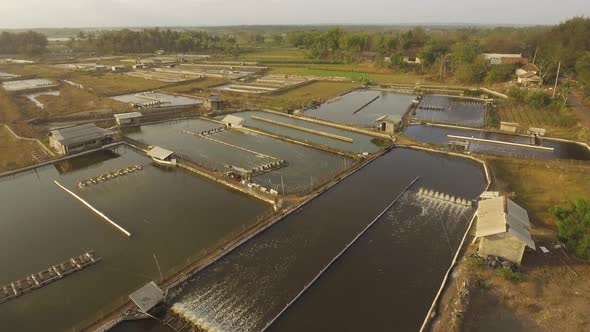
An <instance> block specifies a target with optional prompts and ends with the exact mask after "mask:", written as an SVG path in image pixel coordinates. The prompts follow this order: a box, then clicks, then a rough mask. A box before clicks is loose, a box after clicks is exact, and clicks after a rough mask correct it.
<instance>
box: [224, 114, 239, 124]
mask: <svg viewBox="0 0 590 332" xmlns="http://www.w3.org/2000/svg"><path fill="white" fill-rule="evenodd" d="M221 122H223V123H229V124H231V125H234V126H235V125H241V124H242V123H243V122H244V119H243V118H240V117H239V116H235V115H232V114H230V115H227V116H225V117H224V118H223V119H222V120H221Z"/></svg>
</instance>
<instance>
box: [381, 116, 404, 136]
mask: <svg viewBox="0 0 590 332" xmlns="http://www.w3.org/2000/svg"><path fill="white" fill-rule="evenodd" d="M402 120H403V118H402V117H400V116H396V115H391V114H390V115H384V116H381V117H379V118H377V120H375V122H377V123H378V126H379V130H380V131H382V132H385V133H389V134H393V133H394V132H395V131H396V130H398V129H399V127H400V125H401V123H402Z"/></svg>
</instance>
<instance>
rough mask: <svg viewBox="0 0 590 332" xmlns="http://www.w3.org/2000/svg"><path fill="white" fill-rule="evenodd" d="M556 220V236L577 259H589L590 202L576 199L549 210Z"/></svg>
mask: <svg viewBox="0 0 590 332" xmlns="http://www.w3.org/2000/svg"><path fill="white" fill-rule="evenodd" d="M551 213H552V214H553V215H554V216H555V218H557V232H558V233H557V234H558V237H559V239H560V240H561V241H563V242H564V243H565V245H566V246H567V247H568V248H569V249H570V250H571V251H572V252H573V253H574V254H575V255H576V256H577V257H579V258H582V259H590V201H588V200H586V199H577V200H574V201H570V202H568V203H566V204H565V205H561V206H555V207H553V208H551Z"/></svg>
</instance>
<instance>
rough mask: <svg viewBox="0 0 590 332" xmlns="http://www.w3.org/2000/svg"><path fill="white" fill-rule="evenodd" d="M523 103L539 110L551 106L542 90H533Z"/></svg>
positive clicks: (549, 100) (549, 98)
mask: <svg viewBox="0 0 590 332" xmlns="http://www.w3.org/2000/svg"><path fill="white" fill-rule="evenodd" d="M524 101H525V102H526V103H527V104H529V106H531V107H533V108H536V109H540V108H543V107H547V106H549V105H550V104H551V97H550V96H549V95H548V94H546V93H545V92H544V91H542V90H535V91H531V92H529V93H528V94H527V95H526V97H525V98H524Z"/></svg>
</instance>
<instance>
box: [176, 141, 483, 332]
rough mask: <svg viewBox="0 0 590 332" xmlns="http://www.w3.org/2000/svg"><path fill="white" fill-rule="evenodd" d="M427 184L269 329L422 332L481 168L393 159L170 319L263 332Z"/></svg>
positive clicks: (307, 211)
mask: <svg viewBox="0 0 590 332" xmlns="http://www.w3.org/2000/svg"><path fill="white" fill-rule="evenodd" d="M417 176H419V177H420V178H419V181H418V182H417V183H416V184H415V185H414V186H413V187H412V188H411V189H410V191H408V192H406V193H404V194H403V195H402V196H401V199H400V200H399V201H398V202H397V203H396V204H394V205H393V207H392V208H391V209H389V210H388V211H387V212H386V213H385V214H384V215H383V217H381V218H380V219H379V220H378V221H377V222H376V224H375V225H374V226H373V228H371V229H369V231H368V232H367V233H365V234H364V235H363V236H361V237H360V239H359V240H358V241H357V242H356V243H355V244H353V245H352V246H351V247H350V248H349V250H348V251H346V252H345V253H344V255H343V256H342V257H341V258H340V259H339V260H338V261H336V263H335V264H334V265H333V266H332V267H330V268H329V269H328V270H327V272H326V273H325V274H324V275H322V276H321V277H320V278H319V279H318V280H317V282H316V283H315V284H313V285H312V286H311V287H310V288H309V289H308V291H307V292H306V293H304V294H303V296H302V297H301V298H299V300H298V301H296V302H295V304H294V306H292V307H291V308H289V309H288V310H286V311H285V312H284V314H283V315H282V316H281V317H280V318H279V319H278V320H277V321H276V322H275V324H274V325H272V326H271V330H273V331H327V330H331V331H349V330H357V331H383V330H400V331H415V330H418V329H419V327H420V325H421V323H422V320H423V319H424V317H425V315H426V312H427V311H428V308H429V307H430V304H431V302H432V300H433V298H434V296H435V294H436V291H437V290H438V288H439V286H440V284H441V282H442V279H443V276H444V274H445V272H446V270H447V269H448V267H449V265H450V262H451V260H452V257H453V255H454V254H455V251H456V250H457V247H458V244H459V243H460V240H461V238H462V236H463V234H464V233H465V231H466V228H467V225H468V223H469V220H470V219H471V217H472V215H473V213H474V210H473V208H471V207H469V206H459V205H455V204H452V203H445V202H439V201H435V200H432V199H427V198H422V197H419V196H417V194H416V191H417V190H418V188H419V187H427V188H429V189H434V190H437V191H442V192H445V193H448V194H452V195H456V196H460V197H464V198H466V199H475V198H476V197H477V196H478V195H479V194H480V193H481V192H482V191H483V190H484V188H485V185H486V183H485V175H484V172H483V170H482V168H481V166H480V165H479V164H478V163H475V162H473V161H470V160H465V159H457V158H452V157H449V156H446V155H443V154H435V153H430V152H422V151H415V150H408V149H395V150H393V151H392V152H390V153H388V154H386V155H385V156H383V157H381V158H378V159H377V160H376V161H374V162H372V163H371V164H369V165H367V166H366V167H364V168H363V169H361V170H360V171H358V172H356V173H355V174H353V175H352V176H350V177H348V178H347V179H345V180H344V181H343V182H341V183H339V184H338V185H336V186H334V187H333V188H332V189H330V190H329V191H327V192H326V193H324V194H323V195H321V196H319V197H318V198H316V199H315V200H313V201H311V202H309V203H308V204H307V205H305V206H304V207H303V208H302V209H301V210H299V211H297V212H295V213H293V214H291V215H289V216H287V217H286V218H285V219H284V220H281V221H280V222H279V223H277V224H276V225H274V226H272V227H271V228H270V229H268V230H266V231H265V232H263V233H261V234H259V235H258V236H256V237H254V238H252V239H251V240H249V241H248V242H246V243H245V244H243V245H242V246H240V247H238V248H237V249H235V250H234V251H233V252H231V253H230V254H228V255H227V256H225V257H224V258H222V259H220V260H219V261H217V262H215V263H213V264H212V265H210V266H209V267H207V268H206V269H205V270H203V271H201V272H200V273H199V274H197V275H196V277H195V278H194V280H192V281H191V282H190V284H189V285H188V286H187V287H185V288H184V289H183V291H182V292H181V294H180V295H179V296H178V298H177V299H176V300H175V301H174V305H173V307H172V310H173V311H174V312H176V313H178V314H180V315H182V316H184V317H186V318H187V319H189V320H190V321H192V322H193V323H194V324H195V325H197V326H199V327H201V328H204V329H215V330H219V331H260V330H261V329H263V328H265V327H266V326H267V325H268V324H269V322H271V321H272V320H273V318H275V317H276V316H277V314H279V313H280V312H281V310H283V308H285V306H286V305H287V304H288V303H289V302H290V301H291V300H293V299H294V297H295V296H296V295H297V294H298V293H299V292H300V291H301V290H302V289H303V288H304V286H305V285H306V284H308V283H309V282H310V281H312V280H313V279H314V277H315V276H316V275H317V274H318V273H319V271H320V270H321V269H322V268H324V267H325V266H326V264H328V262H330V261H331V260H332V258H333V257H334V256H335V255H336V254H337V253H339V252H340V251H341V250H342V249H343V248H344V247H345V246H346V245H347V244H348V243H349V242H350V241H351V240H352V239H353V238H355V236H357V234H358V233H359V232H360V231H361V230H362V229H363V228H365V227H366V225H368V224H369V223H370V222H371V221H372V220H373V219H375V218H376V217H377V216H378V215H379V214H380V213H381V212H382V211H383V210H384V209H385V208H386V207H387V206H388V205H389V204H390V203H391V202H392V201H393V200H394V198H396V197H397V196H398V195H400V193H402V192H403V189H404V188H405V187H406V186H407V185H408V184H409V183H410V182H411V181H412V180H413V179H414V178H415V177H417Z"/></svg>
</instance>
